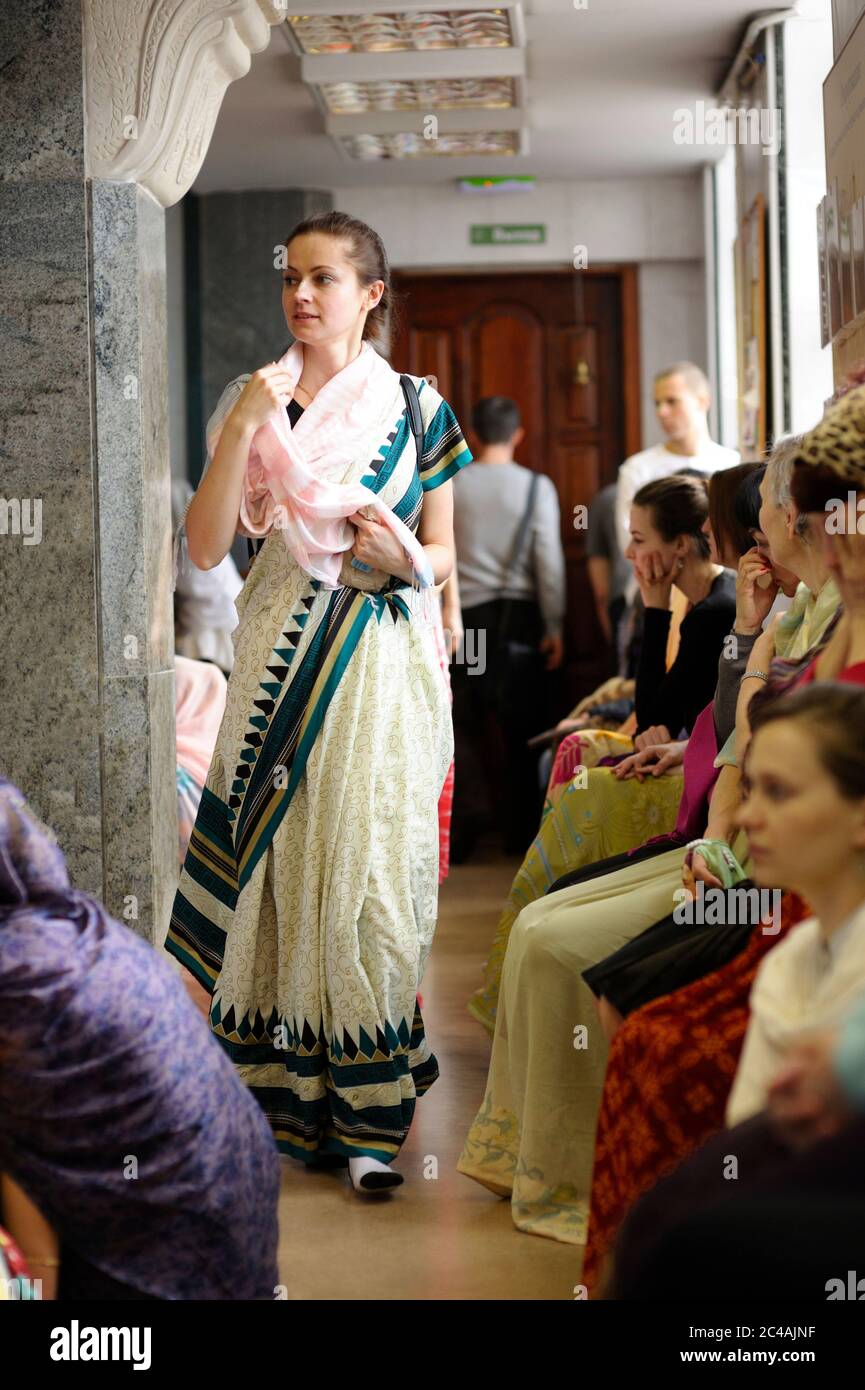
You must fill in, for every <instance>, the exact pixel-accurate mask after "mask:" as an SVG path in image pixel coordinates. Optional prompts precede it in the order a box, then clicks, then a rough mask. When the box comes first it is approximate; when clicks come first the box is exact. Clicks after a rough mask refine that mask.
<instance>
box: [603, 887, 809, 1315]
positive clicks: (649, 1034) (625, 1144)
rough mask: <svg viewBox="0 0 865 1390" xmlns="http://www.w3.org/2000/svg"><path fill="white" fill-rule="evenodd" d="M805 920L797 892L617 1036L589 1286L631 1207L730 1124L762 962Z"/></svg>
mask: <svg viewBox="0 0 865 1390" xmlns="http://www.w3.org/2000/svg"><path fill="white" fill-rule="evenodd" d="M807 916H808V909H807V908H806V907H805V905H804V903H803V902H802V901H801V900H800V899H799V898H797V897H796V896H795V895H794V894H792V893H789V894H788V893H785V894H784V897H783V899H782V914H781V930H780V931H779V932H778V934H777V935H775V936H768V935H765V934H764V933H763V930H762V928H761V927H755V929H754V932H753V933H752V936H751V939H750V941H749V943H748V945H747V946H746V947H745V950H744V951H742V952H740V954H739V955H738V956H736V957H735V958H734V959H733V960H732V961H730V962H729V963H728V964H727V965H725V966H724V967H723V968H722V969H721V970H716V971H713V973H712V974H711V975H706V976H705V977H704V978H703V979H702V980H696V981H695V982H694V983H693V984H691V985H688V986H687V987H686V988H685V989H680V990H676V991H675V993H673V994H666V995H664V996H663V997H662V998H661V999H654V1000H653V1001H652V1003H651V1004H646V1005H644V1006H643V1008H641V1009H637V1010H636V1012H635V1013H633V1014H631V1015H630V1016H629V1017H628V1018H627V1019H626V1020H625V1022H624V1023H623V1024H622V1026H621V1028H620V1029H619V1031H618V1032H617V1033H616V1036H615V1038H614V1039H613V1044H612V1047H611V1049H610V1056H609V1060H608V1062H607V1074H606V1079H605V1082H604V1095H603V1100H602V1102H601V1112H600V1116H599V1118H598V1128H597V1134H596V1139H595V1165H594V1172H593V1175H592V1198H591V1209H590V1214H589V1232H588V1240H587V1243H586V1257H585V1262H584V1265H583V1276H582V1278H583V1283H584V1284H585V1285H586V1286H587V1288H588V1289H589V1291H590V1292H591V1289H592V1286H593V1284H594V1283H595V1281H596V1280H597V1278H598V1274H599V1272H600V1268H601V1264H602V1261H603V1259H604V1256H605V1254H606V1252H607V1251H608V1250H609V1248H610V1246H611V1244H612V1242H613V1240H614V1239H615V1236H616V1232H617V1231H618V1228H619V1225H620V1224H621V1222H622V1220H623V1218H624V1217H625V1215H626V1214H627V1212H628V1210H629V1208H630V1207H631V1206H632V1205H633V1203H634V1202H635V1201H636V1200H637V1198H638V1197H640V1196H642V1194H643V1193H644V1192H647V1191H648V1189H649V1188H650V1187H653V1186H654V1185H655V1183H656V1182H657V1181H658V1180H659V1179H660V1178H662V1177H663V1176H664V1174H666V1173H669V1172H670V1171H671V1170H672V1169H673V1168H676V1167H678V1165H679V1164H680V1163H681V1162H682V1161H683V1160H684V1159H685V1158H687V1157H688V1155H689V1154H691V1153H693V1152H694V1150H695V1149H696V1148H698V1147H699V1146H700V1144H702V1143H703V1141H704V1140H705V1139H707V1138H708V1137H709V1136H710V1135H712V1134H715V1133H716V1132H717V1131H718V1130H720V1129H722V1128H723V1126H724V1110H725V1107H726V1103H727V1097H728V1095H729V1092H730V1088H731V1087H732V1084H733V1078H734V1076H735V1074H736V1067H737V1064H738V1061H739V1054H740V1052H741V1050H742V1044H743V1042H744V1040H745V1030H746V1028H747V1026H748V1000H749V997H750V993H751V985H752V983H753V981H754V976H755V974H756V973H757V967H758V965H759V964H760V961H761V960H762V959H763V957H764V956H765V955H766V954H767V952H768V951H771V949H772V947H773V946H775V945H776V944H777V942H779V941H781V940H783V938H784V936H785V934H786V933H787V932H788V931H789V929H790V928H791V927H792V926H794V925H795V923H796V922H800V921H802V919H803V918H805V917H807Z"/></svg>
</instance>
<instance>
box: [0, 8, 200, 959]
mask: <svg viewBox="0 0 865 1390" xmlns="http://www.w3.org/2000/svg"><path fill="white" fill-rule="evenodd" d="M0 22H2V34H0V49H2V51H3V53H4V59H5V65H4V70H3V74H2V96H0V296H2V315H0V380H2V383H3V389H2V392H0V458H2V485H0V495H2V499H3V504H2V507H0V653H2V655H0V660H2V670H3V677H2V684H3V695H2V699H0V767H2V770H3V772H4V773H5V775H6V776H8V777H10V778H11V779H12V780H13V781H15V782H16V783H17V784H18V785H19V786H20V787H21V789H22V791H23V792H24V793H25V795H26V796H27V797H28V799H29V800H30V802H31V803H32V805H33V807H34V809H35V810H36V811H37V813H38V814H40V815H41V816H42V818H43V819H44V820H45V821H46V822H47V823H48V824H49V825H51V826H52V827H53V828H54V830H55V831H56V832H57V835H58V838H59V840H60V843H61V845H62V847H63V849H64V851H65V853H66V855H67V860H68V863H69V868H70V872H71V875H72V878H73V881H74V882H75V883H76V884H77V885H78V886H80V887H81V888H84V889H86V890H88V891H90V892H92V893H95V894H96V895H97V896H99V897H101V898H102V899H104V901H105V902H106V904H107V906H108V907H109V909H110V910H111V911H112V912H114V913H115V914H117V915H118V916H121V917H125V918H126V920H127V921H128V922H129V924H130V926H133V927H134V928H135V929H136V930H138V931H139V932H141V933H142V934H144V935H151V936H153V935H158V934H159V933H161V931H162V929H163V927H164V925H165V921H166V914H167V910H168V906H169V904H170V897H171V893H172V891H173V886H174V882H175V878H176V862H177V849H176V844H177V835H176V793H175V773H174V767H175V754H174V695H173V679H174V677H173V659H172V636H171V631H172V629H171V610H170V602H169V574H170V571H169V563H170V562H169V531H170V522H169V505H168V486H169V484H168V460H167V445H166V438H165V422H166V405H165V392H166V368H165V355H166V338H165V326H164V293H165V292H164V276H165V267H164V260H165V257H164V233H163V226H162V223H163V212H162V208H161V207H160V205H159V204H158V203H157V202H156V201H155V199H154V198H153V197H152V196H151V195H150V194H149V193H146V192H144V191H142V190H141V189H139V188H138V187H137V186H136V185H135V184H134V183H129V184H114V183H103V182H99V181H95V182H92V181H90V180H88V179H87V178H86V175H85V165H84V109H83V84H82V70H83V69H82V65H83V56H82V12H81V3H80V0H56V2H55V3H53V4H52V5H51V6H49V7H46V6H44V5H37V4H35V3H31V4H22V5H20V6H16V7H15V8H14V9H13V8H12V7H11V6H7V7H5V8H4V14H3V17H2V21H0ZM37 518H38V525H37V524H36V523H37Z"/></svg>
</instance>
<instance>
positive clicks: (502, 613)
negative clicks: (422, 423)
mask: <svg viewBox="0 0 865 1390" xmlns="http://www.w3.org/2000/svg"><path fill="white" fill-rule="evenodd" d="M540 480H541V479H540V474H539V473H532V481H531V483H530V484H529V495H528V499H527V501H526V506H525V511H524V512H523V514H522V517H521V518H520V524H519V527H518V529H517V536H516V540H515V541H514V548H513V551H512V552H511V558H510V563H509V565H508V567H507V570H506V571H505V580H504V584H503V585H502V598H503V602H502V606H501V608H500V609H499V626H498V632H497V634H496V645H497V647H499V648H501V646H502V643H503V642H505V641H507V635H508V618H509V617H510V614H511V604H512V602H513V599H511V598H508V597H507V595H506V594H505V590H506V589H507V587H508V584H509V583H510V581H511V579H512V578H513V576H514V574H515V572H516V568H517V565H518V564H519V563H520V559H521V558H522V553H523V550H524V549H525V544H526V539H527V537H528V533H529V526H530V524H531V520H532V516H533V515H534V510H535V497H536V496H537V491H538V485H539V483H540Z"/></svg>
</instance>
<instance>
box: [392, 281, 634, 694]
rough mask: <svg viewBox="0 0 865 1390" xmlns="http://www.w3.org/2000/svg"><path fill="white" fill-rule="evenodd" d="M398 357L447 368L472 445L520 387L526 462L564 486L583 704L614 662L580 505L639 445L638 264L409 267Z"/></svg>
mask: <svg viewBox="0 0 865 1390" xmlns="http://www.w3.org/2000/svg"><path fill="white" fill-rule="evenodd" d="M394 280H395V286H396V289H397V290H398V292H399V293H400V295H401V297H402V304H401V310H402V311H401V313H400V314H399V315H398V318H397V322H396V324H395V325H394V333H393V344H392V352H391V362H392V364H393V366H394V367H395V368H396V369H398V370H400V371H409V372H411V373H413V374H414V375H416V376H429V375H433V376H435V377H436V380H437V385H438V389H439V391H440V392H441V394H442V395H443V396H444V397H445V399H446V400H448V401H449V402H450V404H451V405H452V406H453V409H454V411H455V413H456V415H457V418H458V419H459V421H460V424H461V425H462V426H463V430H464V432H465V433H466V436H467V438H469V441H470V447H472V449H473V451H474V450H475V449H476V447H477V441H476V440H475V439H474V438H473V437H472V436H471V433H470V428H469V427H470V421H471V413H472V407H473V405H474V403H475V402H476V401H477V400H479V399H480V397H482V396H497V395H501V396H510V397H512V398H513V399H514V400H515V401H516V402H517V404H518V406H519V408H520V412H521V415H522V423H523V428H524V429H525V432H526V433H525V438H524V440H523V442H522V444H521V445H520V447H519V449H518V450H517V453H516V460H517V462H518V463H522V464H524V465H525V466H526V467H527V468H533V469H536V470H538V471H539V472H542V473H547V474H549V476H550V477H551V478H552V479H553V482H554V483H555V485H556V488H557V491H558V494H559V505H560V508H561V516H562V541H563V545H564V551H565V559H566V565H567V592H568V608H567V617H566V624H565V662H566V672H567V687H568V698H570V699H573V700H574V701H575V700H576V699H578V698H580V697H581V696H582V695H583V694H585V693H587V691H588V690H590V689H592V688H593V687H594V686H595V685H596V684H597V683H598V682H599V681H600V680H602V679H603V678H604V676H605V675H607V674H609V671H610V653H609V651H608V650H607V648H606V644H605V642H604V639H603V636H602V634H601V631H600V628H599V626H598V623H597V620H596V618H595V611H594V604H593V602H592V595H591V590H590V588H589V583H588V576H587V572H586V563H585V530H583V529H580V528H579V527H578V526H577V525H575V519H576V520H577V521H578V520H579V519H580V514H579V513H578V511H577V509H578V508H579V507H581V506H587V505H588V503H589V502H590V501H591V500H592V498H593V497H594V495H595V493H596V492H598V491H599V490H600V488H602V487H603V486H604V485H605V484H606V483H608V482H613V481H614V480H615V477H616V473H617V470H618V467H619V464H620V463H621V462H622V460H623V459H624V458H626V457H627V455H628V454H630V453H633V452H635V451H636V450H637V449H639V448H640V425H639V390H640V388H639V364H638V356H637V346H636V344H637V322H636V271H635V270H634V269H633V268H632V267H620V268H610V269H603V270H602V269H598V270H591V271H590V270H582V271H545V272H539V273H531V272H508V273H503V272H490V273H486V274H475V273H470V272H467V273H465V274H462V273H454V272H448V273H446V274H444V273H424V274H414V273H409V272H406V273H405V274H399V275H395V276H394Z"/></svg>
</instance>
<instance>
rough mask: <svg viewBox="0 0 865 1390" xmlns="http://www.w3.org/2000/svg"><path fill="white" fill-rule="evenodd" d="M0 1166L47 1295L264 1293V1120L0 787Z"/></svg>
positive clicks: (275, 1161) (271, 1214)
mask: <svg viewBox="0 0 865 1390" xmlns="http://www.w3.org/2000/svg"><path fill="white" fill-rule="evenodd" d="M0 1175H3V1177H4V1178H5V1183H4V1189H3V1190H4V1192H5V1194H6V1201H7V1206H8V1207H10V1208H11V1206H12V1202H10V1193H11V1194H13V1198H14V1195H15V1194H17V1195H18V1197H19V1198H21V1200H22V1201H23V1203H24V1204H25V1205H26V1204H28V1203H29V1204H32V1206H33V1208H35V1214H36V1217H37V1220H38V1217H39V1216H40V1215H41V1217H42V1218H44V1221H45V1222H48V1223H49V1225H50V1228H51V1229H52V1230H53V1231H54V1233H56V1237H57V1240H58V1242H59V1290H58V1296H59V1298H61V1299H80V1298H93V1299H103V1298H126V1299H136V1298H145V1299H146V1298H151V1299H153V1298H158V1299H262V1298H273V1297H274V1291H275V1287H276V1284H277V1273H276V1243H277V1218H276V1204H277V1195H278V1189H279V1158H278V1155H277V1152H276V1147H275V1145H274V1142H273V1138H272V1135H271V1132H270V1126H269V1125H268V1122H267V1120H266V1119H265V1117H264V1115H263V1113H262V1111H261V1109H260V1107H259V1105H258V1103H257V1102H256V1101H255V1099H254V1098H253V1097H252V1095H251V1094H250V1093H249V1091H248V1090H247V1089H246V1087H245V1086H244V1085H243V1083H242V1082H241V1081H239V1080H238V1078H237V1075H236V1073H235V1070H234V1067H233V1066H232V1063H231V1062H230V1061H229V1059H228V1058H227V1057H226V1056H225V1054H224V1053H223V1051H222V1049H221V1048H220V1046H219V1044H218V1043H217V1042H216V1041H215V1040H214V1038H213V1037H212V1036H211V1034H210V1032H209V1030H208V1028H207V1025H206V1023H205V1021H204V1019H203V1018H202V1017H201V1015H200V1014H199V1013H198V1011H197V1010H196V1009H195V1007H194V1006H193V1004H192V1003H191V1002H190V1000H189V998H188V996H187V993H186V991H185V989H184V987H183V984H182V982H181V980H180V979H179V978H178V977H177V976H176V975H175V974H174V971H173V970H172V968H171V967H170V966H169V965H168V963H167V962H166V961H165V960H162V959H160V957H159V956H158V955H157V953H156V951H155V950H154V949H153V948H152V947H151V946H150V945H148V944H147V943H146V942H145V941H143V940H141V939H140V938H139V937H136V936H135V935H134V934H133V933H132V932H131V931H130V930H129V929H128V928H126V927H123V926H121V925H120V924H119V923H117V922H115V921H114V920H113V919H112V918H111V917H109V916H108V914H107V913H106V911H105V909H104V908H103V907H102V906H101V904H100V903H98V902H96V901H95V900H94V899H93V898H90V897H88V896H87V895H86V894H84V893H80V892H78V891H77V890H76V889H74V888H72V887H71V885H70V883H69V876H68V874H67V871H66V865H65V863H64V860H63V855H62V854H61V852H60V850H59V848H58V847H57V845H56V844H55V843H54V842H53V840H52V838H51V836H50V835H49V833H48V832H47V831H46V830H45V829H44V828H43V827H42V826H41V825H40V824H39V823H38V822H37V821H36V820H35V818H34V817H33V815H32V814H31V812H30V811H29V810H28V808H27V805H26V803H25V802H24V800H23V798H22V797H21V795H20V793H19V792H18V791H17V790H16V789H15V787H13V786H12V784H11V783H9V782H7V781H5V780H3V779H0ZM5 1219H6V1222H7V1225H10V1226H12V1218H11V1216H10V1214H9V1212H7V1214H6V1217H5ZM12 1233H13V1235H14V1234H16V1232H15V1230H14V1228H13V1232H12ZM37 1253H40V1252H37ZM26 1254H27V1252H26V1250H25V1256H26ZM47 1263H49V1264H50V1263H51V1261H50V1259H49V1260H48V1261H47ZM33 1273H34V1275H36V1276H39V1275H40V1274H41V1273H42V1270H41V1269H37V1268H34V1269H33Z"/></svg>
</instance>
